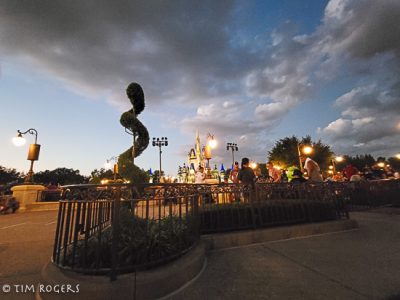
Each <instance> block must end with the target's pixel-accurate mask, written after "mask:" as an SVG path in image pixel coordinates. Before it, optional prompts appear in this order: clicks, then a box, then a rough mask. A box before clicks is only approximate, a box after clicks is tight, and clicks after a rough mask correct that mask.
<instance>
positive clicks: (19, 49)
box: [0, 0, 400, 156]
mask: <svg viewBox="0 0 400 300" xmlns="http://www.w3.org/2000/svg"><path fill="white" fill-rule="evenodd" d="M238 5H239V4H238V3H237V2H235V1H228V0H226V1H211V0H209V1H201V2H199V1H173V2H171V1H157V2H154V1H123V0H120V1H113V2H112V3H111V2H109V1H84V2H82V1H77V0H72V1H60V0H53V1H40V2H35V3H33V2H32V1H27V0H25V1H24V0H20V1H12V0H6V1H2V5H1V7H0V40H1V43H0V55H1V59H2V60H10V61H18V62H23V63H26V64H28V65H30V66H33V67H34V68H36V69H37V70H41V72H43V73H45V74H49V75H50V76H52V77H54V78H56V79H58V80H60V81H61V82H63V83H64V84H65V85H66V86H67V87H69V88H70V89H71V90H73V91H75V92H76V93H79V94H83V95H86V96H89V97H94V98H101V97H103V98H107V99H108V101H109V102H110V103H112V104H114V105H116V106H118V107H121V110H122V109H124V107H127V106H129V105H130V103H129V101H128V99H127V98H126V96H125V92H124V91H125V88H126V86H127V85H128V84H129V83H130V82H131V81H137V82H140V83H141V84H142V86H143V88H144V90H145V95H146V105H147V106H148V107H149V108H150V109H152V110H153V111H157V112H158V113H160V112H164V111H165V108H166V107H167V106H168V108H169V110H168V111H172V110H173V109H171V107H176V117H177V118H178V117H180V118H181V116H180V114H181V113H182V111H181V110H180V107H182V106H185V111H191V113H189V114H186V113H185V117H184V118H183V121H181V122H180V126H181V130H182V131H183V132H185V133H188V134H189V133H190V134H193V132H194V131H195V130H196V129H199V130H204V131H208V130H213V131H214V132H213V133H214V134H216V135H217V136H223V137H226V139H232V141H234V140H238V141H239V140H241V141H242V142H243V146H242V148H243V149H248V151H249V152H250V151H255V153H256V154H255V155H260V156H261V155H264V154H262V153H264V151H265V148H263V147H262V146H261V147H259V148H260V149H257V150H254V144H255V143H260V144H261V145H266V144H268V143H270V142H269V141H268V140H267V139H266V137H265V136H266V134H265V133H266V131H267V130H271V129H273V128H276V127H278V126H279V125H280V122H281V120H282V119H283V118H284V117H285V116H286V115H287V114H288V113H289V112H290V111H292V110H293V109H294V108H295V107H297V106H299V105H301V104H303V103H304V102H305V101H307V100H309V99H312V98H315V96H316V95H319V94H321V93H320V91H325V90H324V89H325V88H327V87H329V84H331V83H332V82H333V83H334V82H336V81H339V80H346V78H350V80H349V81H350V82H349V83H348V85H347V86H346V89H345V90H343V89H341V87H340V86H338V87H334V88H332V87H331V89H333V90H334V91H335V94H336V95H339V96H338V97H336V99H335V108H336V109H338V110H339V111H340V115H339V114H338V117H337V118H336V120H331V122H330V123H328V124H323V125H321V129H320V130H319V131H318V133H319V135H320V136H321V137H322V138H323V140H324V141H325V140H326V141H328V142H332V143H334V144H335V147H336V148H338V149H341V151H344V150H346V151H350V150H351V151H361V150H360V148H363V149H362V151H368V150H373V149H377V146H378V145H384V143H383V141H385V142H386V143H387V145H388V147H386V148H385V147H384V148H385V149H387V151H388V152H390V151H392V148H390V147H393V148H394V147H395V146H396V144H395V140H396V138H397V139H398V137H399V124H400V119H399V117H398V116H399V115H400V114H399V113H400V105H399V99H400V76H398V70H399V69H400V26H398V20H399V19H400V2H399V1H398V0H384V1H375V0H358V1H354V0H352V1H351V0H331V1H329V3H328V4H327V6H326V8H325V11H324V15H323V17H322V19H321V24H320V25H319V26H318V27H317V28H316V29H315V31H314V32H311V33H308V34H304V33H302V32H300V31H299V27H298V26H297V25H296V24H295V23H293V22H290V21H288V22H284V23H283V24H281V25H280V26H279V27H277V28H274V29H273V30H272V31H271V34H266V33H265V34H263V35H262V34H261V35H257V39H255V38H252V37H249V36H243V34H242V31H241V30H240V29H238V28H237V27H235V26H234V25H233V24H234V18H235V14H240V10H239V9H238ZM343 78H344V79H343ZM181 119H182V118H181ZM242 137H243V138H242ZM354 145H363V147H353V146H354ZM246 147H247V148H246ZM397 147H398V144H397ZM355 148H357V150H354V149H355Z"/></svg>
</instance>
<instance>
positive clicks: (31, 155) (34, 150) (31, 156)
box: [13, 128, 40, 183]
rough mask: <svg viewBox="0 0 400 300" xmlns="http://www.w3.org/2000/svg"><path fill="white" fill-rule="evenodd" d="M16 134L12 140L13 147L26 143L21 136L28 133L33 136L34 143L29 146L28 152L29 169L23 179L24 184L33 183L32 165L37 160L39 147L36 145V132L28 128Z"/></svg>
mask: <svg viewBox="0 0 400 300" xmlns="http://www.w3.org/2000/svg"><path fill="white" fill-rule="evenodd" d="M17 132H18V134H17V136H16V137H14V138H13V143H14V145H15V146H23V145H25V143H26V140H25V138H24V137H23V135H25V134H27V133H29V134H32V135H34V136H35V143H34V144H30V145H29V151H28V158H27V159H28V160H30V161H31V167H30V168H29V171H28V174H27V176H26V177H25V182H26V183H30V182H33V163H34V162H35V160H39V153H40V145H39V144H38V143H37V136H38V132H37V130H36V129H34V128H29V129H28V130H27V131H24V132H21V131H20V130H17Z"/></svg>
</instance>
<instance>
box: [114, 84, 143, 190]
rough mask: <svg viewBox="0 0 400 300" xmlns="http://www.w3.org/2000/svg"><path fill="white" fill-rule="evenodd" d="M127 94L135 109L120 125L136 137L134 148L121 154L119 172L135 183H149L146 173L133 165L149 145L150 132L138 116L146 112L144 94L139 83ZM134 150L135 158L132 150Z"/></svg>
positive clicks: (125, 116) (128, 90) (124, 117)
mask: <svg viewBox="0 0 400 300" xmlns="http://www.w3.org/2000/svg"><path fill="white" fill-rule="evenodd" d="M126 94H127V96H128V98H129V100H130V101H131V103H132V106H133V108H132V109H131V110H129V111H126V112H124V113H123V114H122V115H121V119H120V123H121V125H122V126H124V127H125V130H126V131H127V132H128V133H129V134H131V135H133V136H134V137H135V144H134V146H132V147H130V148H129V149H128V150H126V151H125V152H123V153H122V154H120V156H119V160H118V167H119V172H120V174H121V175H122V177H124V178H126V179H129V180H131V181H132V182H134V183H143V182H146V181H148V176H147V175H146V172H145V171H144V170H142V169H139V168H138V167H137V166H135V165H134V164H133V159H134V158H135V157H138V156H139V155H140V154H142V152H143V151H144V150H145V149H146V148H147V146H148V145H149V132H148V131H147V128H146V127H145V126H144V125H143V124H142V122H140V121H139V120H138V119H137V116H138V115H139V114H140V113H141V112H142V111H143V110H144V107H145V104H144V93H143V89H142V87H141V86H140V85H139V84H138V83H135V82H133V83H131V84H129V85H128V87H127V89H126ZM133 147H135V148H134V151H133V152H134V156H133V153H132V148H133Z"/></svg>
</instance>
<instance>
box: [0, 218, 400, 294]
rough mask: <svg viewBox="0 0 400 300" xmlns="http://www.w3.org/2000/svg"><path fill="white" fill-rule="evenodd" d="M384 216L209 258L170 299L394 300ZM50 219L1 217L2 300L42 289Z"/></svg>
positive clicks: (399, 239)
mask: <svg viewBox="0 0 400 300" xmlns="http://www.w3.org/2000/svg"><path fill="white" fill-rule="evenodd" d="M388 212H393V210H387V211H380V212H379V213H371V212H363V213H352V214H351V217H352V218H354V219H356V220H357V221H358V222H359V225H360V228H359V229H358V230H353V231H349V232H341V233H334V234H327V235H321V236H314V237H308V238H302V239H293V240H286V241H280V242H270V243H263V244H258V245H251V246H246V247H240V248H232V249H226V250H222V251H215V252H212V253H210V254H209V255H208V264H207V267H206V269H205V270H204V272H203V273H202V274H201V275H200V276H199V278H198V279H197V280H196V281H194V282H193V283H191V284H190V285H188V286H187V287H186V288H184V289H182V290H181V291H179V292H178V293H176V294H174V295H173V296H171V297H169V298H168V299H171V300H181V299H185V300H186V299H189V300H190V299H201V300H205V299H241V300H243V299H296V300H297V299H318V300H320V299H341V300H342V299H391V300H394V299H400V213H399V211H397V214H389V213H388ZM55 220H56V212H31V213H25V214H15V215H5V216H0V299H6V300H8V299H33V295H32V294H29V293H28V294H24V295H22V294H16V293H15V292H14V293H9V294H4V293H2V291H1V286H2V285H3V284H20V283H29V284H36V283H40V280H41V279H40V270H41V268H42V266H43V265H44V264H45V263H46V262H47V261H48V260H49V258H50V256H51V251H52V244H53V239H54V230H55V225H56V224H55ZM396 295H397V296H396ZM390 296H393V297H392V298H389V297H390ZM395 296H396V297H395ZM70 298H71V299H79V294H78V295H75V296H73V295H71V297H69V299H70Z"/></svg>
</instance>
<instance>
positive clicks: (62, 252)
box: [53, 184, 199, 278]
mask: <svg viewBox="0 0 400 300" xmlns="http://www.w3.org/2000/svg"><path fill="white" fill-rule="evenodd" d="M197 200H198V197H197V194H196V193H194V189H193V188H191V187H190V186H184V185H163V186H156V185H118V184H114V185H76V186H66V187H64V188H63V192H62V195H61V200H60V207H59V212H58V222H57V227H56V235H55V243H54V250H53V261H54V262H55V263H56V264H57V265H59V266H61V267H65V268H71V269H74V270H75V271H78V272H84V273H97V274H102V273H110V274H111V277H112V278H115V276H116V274H117V273H121V272H130V271H134V270H137V269H140V268H146V267H149V266H152V265H157V264H161V263H165V262H166V261H168V260H171V259H173V258H174V257H176V256H179V255H182V254H183V253H185V252H186V251H187V250H188V249H189V248H190V247H191V246H192V245H193V244H194V243H195V242H196V240H197V239H198V232H199V231H198V228H197V226H198V225H197V223H196V220H197V217H196V214H197V209H198V204H197Z"/></svg>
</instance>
